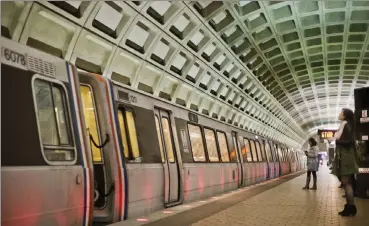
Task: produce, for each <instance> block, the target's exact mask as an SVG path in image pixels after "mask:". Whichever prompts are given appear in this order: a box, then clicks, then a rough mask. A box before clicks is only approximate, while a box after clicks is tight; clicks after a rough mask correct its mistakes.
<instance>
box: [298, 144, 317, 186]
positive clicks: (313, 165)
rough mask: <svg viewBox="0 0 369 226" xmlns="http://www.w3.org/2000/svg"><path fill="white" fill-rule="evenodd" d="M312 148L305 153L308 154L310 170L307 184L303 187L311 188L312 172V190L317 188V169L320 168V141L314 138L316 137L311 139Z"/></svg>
mask: <svg viewBox="0 0 369 226" xmlns="http://www.w3.org/2000/svg"><path fill="white" fill-rule="evenodd" d="M309 144H310V149H309V151H305V155H306V156H307V167H308V172H307V175H306V185H305V187H303V188H302V189H309V185H310V178H311V174H313V181H314V184H313V187H311V189H312V190H316V181H317V178H316V171H318V168H319V161H318V154H319V147H318V143H317V142H316V141H315V140H314V138H310V139H309Z"/></svg>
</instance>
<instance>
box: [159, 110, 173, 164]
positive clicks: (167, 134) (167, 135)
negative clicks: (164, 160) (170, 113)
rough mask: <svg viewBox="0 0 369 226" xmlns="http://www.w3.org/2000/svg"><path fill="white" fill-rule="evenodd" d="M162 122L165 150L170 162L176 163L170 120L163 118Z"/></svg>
mask: <svg viewBox="0 0 369 226" xmlns="http://www.w3.org/2000/svg"><path fill="white" fill-rule="evenodd" d="M161 122H162V125H163V135H164V142H165V150H166V152H167V156H168V160H169V162H174V154H173V143H172V130H171V129H170V123H169V120H168V118H165V117H162V118H161Z"/></svg>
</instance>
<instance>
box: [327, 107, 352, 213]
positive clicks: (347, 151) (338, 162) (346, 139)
mask: <svg viewBox="0 0 369 226" xmlns="http://www.w3.org/2000/svg"><path fill="white" fill-rule="evenodd" d="M338 119H339V120H340V121H341V125H340V127H339V129H338V131H337V133H336V134H335V136H334V137H333V138H330V139H329V141H334V140H335V141H336V156H335V158H334V164H333V166H334V167H333V169H332V174H334V175H336V176H337V177H338V178H340V180H341V182H342V184H343V187H344V189H345V195H346V202H347V204H346V205H345V208H344V210H343V211H341V212H339V214H340V215H341V216H355V215H356V212H357V210H356V206H355V203H354V191H353V188H352V183H353V181H352V177H353V175H355V174H357V173H359V168H358V165H357V162H356V149H355V148H356V147H355V123H354V113H353V112H352V111H351V110H350V109H342V112H341V113H340V114H339V116H338Z"/></svg>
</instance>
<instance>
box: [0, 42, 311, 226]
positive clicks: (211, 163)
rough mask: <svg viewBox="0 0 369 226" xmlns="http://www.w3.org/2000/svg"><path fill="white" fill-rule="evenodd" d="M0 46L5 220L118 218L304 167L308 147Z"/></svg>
mask: <svg viewBox="0 0 369 226" xmlns="http://www.w3.org/2000/svg"><path fill="white" fill-rule="evenodd" d="M0 43H1V74H2V75H1V80H2V81H1V89H2V104H1V107H2V112H1V117H2V118H1V119H2V159H1V164H2V167H1V190H2V197H1V205H2V212H1V216H2V219H1V220H2V225H3V226H13V225H14V226H15V225H16V226H18V225H27V226H28V225H30V226H32V225H92V224H93V222H105V223H112V222H118V221H123V220H125V219H129V218H134V217H137V216H140V215H143V214H149V213H151V212H154V211H157V210H160V209H164V208H168V207H171V206H175V205H181V204H183V203H186V202H191V201H195V200H200V199H204V198H207V197H211V196H214V195H219V194H222V193H225V192H228V191H231V190H235V189H237V188H239V187H243V186H249V185H252V184H256V183H259V182H263V181H266V180H270V179H273V178H278V177H280V176H282V175H286V174H290V173H293V172H297V171H300V170H303V169H304V168H305V165H306V158H305V156H304V154H303V152H301V151H300V150H293V149H291V148H289V147H287V146H285V145H283V144H280V143H276V142H274V141H272V140H269V139H267V138H264V137H261V136H257V135H256V134H253V133H251V132H247V131H245V130H242V129H240V128H239V127H236V126H232V125H231V124H228V123H227V122H226V121H224V120H223V121H222V120H215V119H212V117H210V116H209V117H207V116H206V115H199V114H197V113H196V112H195V111H194V112H191V111H189V110H188V109H186V108H184V107H182V106H181V105H180V104H173V103H170V102H169V101H166V99H165V98H162V99H159V98H156V97H153V96H152V95H149V94H146V93H143V92H141V91H137V90H131V89H128V88H126V87H123V86H121V85H120V84H119V83H117V82H115V81H112V80H110V79H108V78H106V77H103V76H101V75H97V74H92V73H88V72H86V71H83V70H79V69H78V68H76V67H75V66H74V65H72V64H71V63H69V62H66V61H65V60H63V59H61V58H58V57H55V56H52V55H49V54H46V53H44V52H41V51H39V50H36V49H33V48H30V47H26V46H24V45H22V44H19V43H16V42H13V41H11V40H8V39H5V38H0Z"/></svg>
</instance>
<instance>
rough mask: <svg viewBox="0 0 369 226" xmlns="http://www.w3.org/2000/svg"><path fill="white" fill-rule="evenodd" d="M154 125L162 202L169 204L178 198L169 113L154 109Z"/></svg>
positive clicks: (176, 161)
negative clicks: (160, 165) (157, 145)
mask: <svg viewBox="0 0 369 226" xmlns="http://www.w3.org/2000/svg"><path fill="white" fill-rule="evenodd" d="M155 124H156V131H157V136H158V141H159V146H160V153H161V159H162V162H163V167H164V176H165V179H164V180H165V181H164V183H165V185H164V188H165V191H164V202H165V204H169V203H173V202H177V201H178V200H179V198H180V194H179V190H180V189H179V167H178V158H177V156H176V154H175V153H176V151H175V144H174V137H173V130H172V123H171V118H170V114H169V112H168V111H165V110H162V109H157V108H155Z"/></svg>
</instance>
